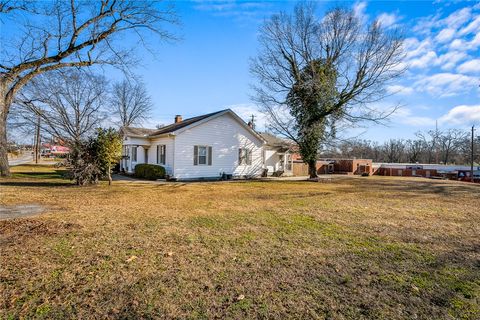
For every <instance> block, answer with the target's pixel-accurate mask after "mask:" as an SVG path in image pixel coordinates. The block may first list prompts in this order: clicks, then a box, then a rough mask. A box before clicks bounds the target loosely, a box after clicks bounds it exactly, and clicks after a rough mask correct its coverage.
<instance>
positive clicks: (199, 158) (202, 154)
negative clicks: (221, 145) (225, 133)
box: [193, 146, 212, 166]
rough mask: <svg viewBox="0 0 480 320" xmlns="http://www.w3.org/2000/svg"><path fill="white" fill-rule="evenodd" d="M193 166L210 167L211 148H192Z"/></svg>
mask: <svg viewBox="0 0 480 320" xmlns="http://www.w3.org/2000/svg"><path fill="white" fill-rule="evenodd" d="M193 165H194V166H206V165H209V166H211V165H212V147H209V146H194V147H193Z"/></svg>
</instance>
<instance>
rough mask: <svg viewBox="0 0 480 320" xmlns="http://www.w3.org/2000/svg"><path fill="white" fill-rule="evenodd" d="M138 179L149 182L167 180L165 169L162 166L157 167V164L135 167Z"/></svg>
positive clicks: (144, 164)
mask: <svg viewBox="0 0 480 320" xmlns="http://www.w3.org/2000/svg"><path fill="white" fill-rule="evenodd" d="M134 176H135V177H136V178H141V179H147V180H157V179H164V178H165V168H164V167H162V166H157V165H155V164H146V163H142V164H137V165H136V166H135V174H134Z"/></svg>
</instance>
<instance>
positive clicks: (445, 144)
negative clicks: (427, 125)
mask: <svg viewBox="0 0 480 320" xmlns="http://www.w3.org/2000/svg"><path fill="white" fill-rule="evenodd" d="M466 140H467V141H468V135H467V132H465V131H464V130H459V129H449V130H446V131H444V132H441V134H440V136H439V146H440V154H441V155H442V162H443V164H448V163H449V162H451V159H452V158H454V156H455V153H456V152H457V151H459V150H460V149H461V144H463V143H465V141H466ZM467 145H469V144H468V143H467Z"/></svg>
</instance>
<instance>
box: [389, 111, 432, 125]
mask: <svg viewBox="0 0 480 320" xmlns="http://www.w3.org/2000/svg"><path fill="white" fill-rule="evenodd" d="M392 121H395V122H399V123H402V124H405V125H408V126H412V127H429V126H432V125H434V124H435V119H432V118H430V117H423V116H419V115H416V114H415V113H414V112H413V111H412V110H411V109H408V108H400V109H398V110H397V111H396V112H395V114H393V115H392Z"/></svg>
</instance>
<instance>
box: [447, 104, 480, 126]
mask: <svg viewBox="0 0 480 320" xmlns="http://www.w3.org/2000/svg"><path fill="white" fill-rule="evenodd" d="M439 121H440V122H441V123H447V124H456V125H471V124H473V123H479V122H480V105H471V106H467V105H461V106H456V107H454V108H453V109H451V110H450V111H449V112H448V113H447V114H445V115H444V116H442V117H441V118H440V119H439Z"/></svg>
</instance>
